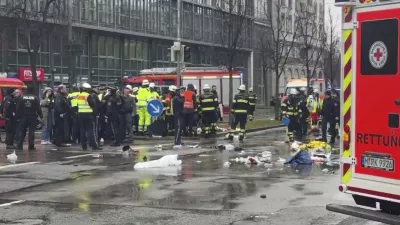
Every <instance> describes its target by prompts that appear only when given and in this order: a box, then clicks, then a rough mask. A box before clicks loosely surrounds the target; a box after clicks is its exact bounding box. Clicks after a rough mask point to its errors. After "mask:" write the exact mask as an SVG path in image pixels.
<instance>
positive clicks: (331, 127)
mask: <svg viewBox="0 0 400 225" xmlns="http://www.w3.org/2000/svg"><path fill="white" fill-rule="evenodd" d="M328 123H329V131H330V133H331V140H330V142H331V143H335V138H336V135H337V133H336V123H337V122H336V120H335V119H326V118H322V140H323V141H327V138H326V132H327V129H328Z"/></svg>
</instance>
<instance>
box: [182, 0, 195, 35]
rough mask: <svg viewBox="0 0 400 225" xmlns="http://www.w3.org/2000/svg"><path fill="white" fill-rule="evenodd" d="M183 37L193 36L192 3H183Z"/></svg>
mask: <svg viewBox="0 0 400 225" xmlns="http://www.w3.org/2000/svg"><path fill="white" fill-rule="evenodd" d="M182 22H183V38H187V39H192V38H193V5H192V4H189V3H185V2H184V3H183V21H182Z"/></svg>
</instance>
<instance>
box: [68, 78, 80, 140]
mask: <svg viewBox="0 0 400 225" xmlns="http://www.w3.org/2000/svg"><path fill="white" fill-rule="evenodd" d="M79 94H80V91H79V87H78V86H77V85H76V84H75V85H74V86H72V90H71V93H70V94H69V95H68V98H69V99H70V101H71V119H72V130H71V137H72V142H73V143H77V142H79V130H80V128H79V122H78V103H77V100H76V98H77V97H78V95H79Z"/></svg>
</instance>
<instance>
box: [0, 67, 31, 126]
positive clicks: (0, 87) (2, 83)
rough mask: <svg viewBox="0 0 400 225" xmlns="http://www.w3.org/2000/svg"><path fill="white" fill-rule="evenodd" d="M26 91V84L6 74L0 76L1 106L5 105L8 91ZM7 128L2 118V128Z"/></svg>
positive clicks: (0, 121)
mask: <svg viewBox="0 0 400 225" xmlns="http://www.w3.org/2000/svg"><path fill="white" fill-rule="evenodd" d="M9 88H13V89H25V88H26V85H25V84H24V82H22V81H21V80H19V79H17V78H7V77H6V75H4V73H2V74H0V105H1V104H3V100H4V97H5V96H6V93H7V89H9ZM4 126H5V121H4V119H3V118H2V117H1V118H0V127H4Z"/></svg>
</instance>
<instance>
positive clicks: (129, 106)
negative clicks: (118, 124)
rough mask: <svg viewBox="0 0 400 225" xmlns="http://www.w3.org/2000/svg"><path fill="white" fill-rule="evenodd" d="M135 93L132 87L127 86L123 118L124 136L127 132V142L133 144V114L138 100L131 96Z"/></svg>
mask: <svg viewBox="0 0 400 225" xmlns="http://www.w3.org/2000/svg"><path fill="white" fill-rule="evenodd" d="M132 91H133V89H132V86H131V85H126V86H125V89H124V96H123V97H122V98H123V101H124V105H123V111H124V116H123V123H122V124H123V125H124V126H125V127H124V129H123V130H124V131H123V135H124V136H125V132H126V131H128V138H127V141H128V142H130V143H132V141H133V124H132V113H133V110H134V109H135V110H136V100H135V98H134V97H133V96H131V92H132Z"/></svg>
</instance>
